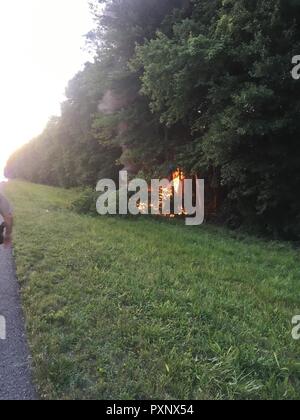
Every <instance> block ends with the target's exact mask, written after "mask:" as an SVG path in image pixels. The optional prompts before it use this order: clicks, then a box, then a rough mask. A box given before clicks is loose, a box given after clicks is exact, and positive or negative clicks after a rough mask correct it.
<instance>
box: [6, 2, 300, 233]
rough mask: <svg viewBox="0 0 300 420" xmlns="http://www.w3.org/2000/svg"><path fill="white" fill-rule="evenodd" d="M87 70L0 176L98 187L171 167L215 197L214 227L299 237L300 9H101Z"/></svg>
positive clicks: (129, 5)
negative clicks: (295, 72)
mask: <svg viewBox="0 0 300 420" xmlns="http://www.w3.org/2000/svg"><path fill="white" fill-rule="evenodd" d="M91 9H92V13H93V14H94V17H95V22H96V25H95V28H94V29H93V30H92V31H91V32H90V33H89V34H87V45H88V47H89V48H90V49H91V51H93V53H94V61H93V62H92V63H88V64H86V66H85V68H84V70H83V71H81V72H80V73H79V74H77V75H76V76H75V77H74V79H73V80H72V81H71V82H70V83H69V86H68V88H67V91H66V96H67V99H66V101H65V103H63V105H62V113H61V116H60V117H54V118H52V119H51V120H50V122H49V124H48V126H47V127H46V129H45V131H44V132H43V133H42V135H41V136H39V137H38V138H37V139H34V140H32V141H31V142H29V143H28V144H27V145H25V146H24V147H23V148H21V149H20V150H18V151H17V152H16V153H14V155H13V156H11V158H10V159H9V162H8V164H7V168H6V174H7V176H8V177H9V178H22V179H25V180H29V181H32V182H37V183H44V184H49V185H57V186H63V187H74V186H85V185H86V186H93V187H94V186H95V185H96V182H97V181H98V180H99V179H101V178H104V177H105V178H112V179H116V177H117V174H118V171H119V170H120V169H121V168H124V167H126V168H129V170H132V172H133V173H135V174H137V173H138V174H139V175H140V176H143V177H145V178H146V179H148V178H153V177H161V176H162V177H165V176H166V175H167V174H168V172H169V171H170V170H172V168H176V167H180V168H181V169H182V170H183V171H184V172H185V173H186V174H189V175H195V174H197V175H198V176H201V177H203V178H205V179H206V182H207V185H208V187H209V188H210V189H211V190H213V191H221V195H222V204H221V205H220V206H219V207H218V216H219V218H220V220H222V221H223V222H226V223H228V224H230V225H231V226H240V225H241V224H243V225H247V226H250V227H253V228H254V227H255V228H257V229H259V230H261V231H264V232H267V233H270V234H273V235H277V236H283V237H286V238H289V239H295V238H298V237H299V235H300V198H299V195H298V191H299V188H300V142H299V133H300V118H299V112H300V101H299V98H300V95H299V94H300V83H299V82H298V81H296V80H294V78H292V77H291V70H292V61H291V60H292V57H293V56H296V55H299V54H300V26H299V25H300V23H299V22H300V19H299V18H300V2H299V1H298V0H142V1H141V0H98V1H93V2H92V3H91Z"/></svg>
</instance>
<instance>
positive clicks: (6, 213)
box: [0, 193, 13, 247]
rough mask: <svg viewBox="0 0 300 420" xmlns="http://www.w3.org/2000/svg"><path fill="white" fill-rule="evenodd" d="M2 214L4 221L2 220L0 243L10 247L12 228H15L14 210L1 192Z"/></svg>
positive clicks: (0, 224)
mask: <svg viewBox="0 0 300 420" xmlns="http://www.w3.org/2000/svg"><path fill="white" fill-rule="evenodd" d="M0 215H1V216H2V218H3V223H2V222H0V244H1V243H2V234H3V243H4V246H6V247H9V246H11V243H12V229H13V212H12V208H11V206H10V204H9V202H8V200H7V199H6V198H5V197H4V196H3V195H2V194H1V193H0Z"/></svg>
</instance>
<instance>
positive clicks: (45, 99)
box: [0, 0, 93, 180]
mask: <svg viewBox="0 0 300 420" xmlns="http://www.w3.org/2000/svg"><path fill="white" fill-rule="evenodd" d="M92 27H93V20H92V16H91V15H90V12H89V7H88V0H26V1H24V0H13V1H12V0H0V180H1V179H3V169H4V167H5V163H6V161H7V159H8V157H9V156H10V154H11V153H12V152H13V151H14V150H16V149H17V148H19V147H20V146H21V145H23V144H25V143H27V142H28V141H29V140H31V139H32V138H34V137H36V136H37V135H39V134H40V133H41V132H42V131H43V129H44V127H45V126H46V124H47V122H48V120H49V118H50V117H51V116H52V115H59V114H60V104H61V102H62V101H63V100H64V92H65V88H66V86H67V84H68V81H69V80H70V79H71V78H72V77H73V76H74V75H75V74H76V73H77V72H78V71H79V70H80V69H81V68H82V67H83V65H84V63H85V62H86V61H88V60H89V59H90V57H89V56H88V54H87V52H86V51H85V50H84V44H85V42H84V35H85V34H86V33H87V32H88V31H90V30H91V29H92Z"/></svg>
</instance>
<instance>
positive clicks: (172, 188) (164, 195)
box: [139, 168, 187, 218]
mask: <svg viewBox="0 0 300 420" xmlns="http://www.w3.org/2000/svg"><path fill="white" fill-rule="evenodd" d="M170 178H171V179H170V183H169V185H168V186H167V187H166V188H162V189H161V192H160V205H161V204H162V203H163V202H164V201H167V200H171V201H172V198H173V197H174V193H177V194H178V193H180V187H183V182H184V179H185V174H184V172H183V171H182V170H181V169H179V168H178V169H176V171H174V172H173V173H172V176H171V177H170ZM182 192H183V188H182ZM150 208H154V206H153V204H150ZM146 209H147V204H145V203H140V205H139V210H140V211H145V210H146ZM156 210H159V209H156ZM180 214H181V215H184V214H187V213H186V211H185V209H184V208H183V206H182V208H181V213H180ZM167 217H170V218H175V214H174V213H172V212H171V213H170V214H169V215H167Z"/></svg>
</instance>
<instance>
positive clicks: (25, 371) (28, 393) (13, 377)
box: [0, 246, 37, 401]
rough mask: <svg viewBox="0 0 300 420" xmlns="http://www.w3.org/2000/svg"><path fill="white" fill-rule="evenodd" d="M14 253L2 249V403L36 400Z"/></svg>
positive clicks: (0, 338) (0, 284) (0, 363)
mask: <svg viewBox="0 0 300 420" xmlns="http://www.w3.org/2000/svg"><path fill="white" fill-rule="evenodd" d="M36 399H37V398H36V394H35V391H34V388H33V385H32V381H31V373H30V358H29V353H28V347H27V342H26V336H25V327H24V318H23V314H22V309H21V303H20V294H19V287H18V283H17V280H16V276H15V269H14V262H13V257H12V253H11V250H9V249H4V248H3V246H0V400H17V401H18V400H36Z"/></svg>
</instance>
